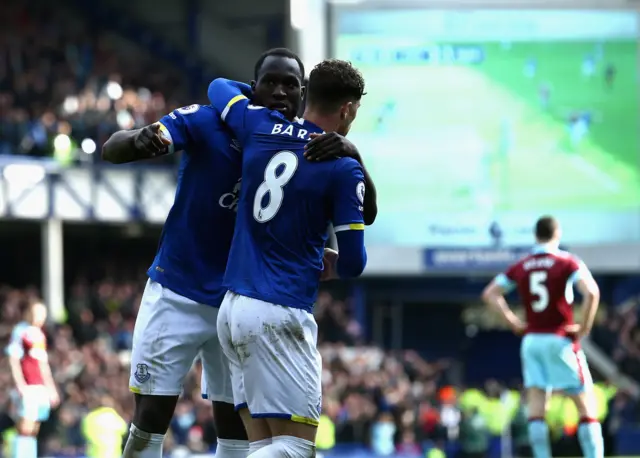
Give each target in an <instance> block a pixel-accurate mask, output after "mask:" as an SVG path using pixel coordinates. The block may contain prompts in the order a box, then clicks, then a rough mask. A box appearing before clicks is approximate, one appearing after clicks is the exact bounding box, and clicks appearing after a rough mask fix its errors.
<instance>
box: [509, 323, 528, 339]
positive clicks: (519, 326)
mask: <svg viewBox="0 0 640 458" xmlns="http://www.w3.org/2000/svg"><path fill="white" fill-rule="evenodd" d="M511 331H513V333H514V334H515V335H517V336H521V335H523V334H524V333H525V332H526V331H527V324H526V323H523V322H522V321H518V322H517V323H514V324H513V325H512V326H511Z"/></svg>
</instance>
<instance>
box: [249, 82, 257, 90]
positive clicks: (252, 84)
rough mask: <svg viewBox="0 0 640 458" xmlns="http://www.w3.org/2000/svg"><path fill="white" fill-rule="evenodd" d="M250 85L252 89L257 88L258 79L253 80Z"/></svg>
mask: <svg viewBox="0 0 640 458" xmlns="http://www.w3.org/2000/svg"><path fill="white" fill-rule="evenodd" d="M249 85H250V86H251V90H252V91H255V90H256V80H251V82H250V83H249Z"/></svg>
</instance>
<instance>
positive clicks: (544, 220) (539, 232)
mask: <svg viewBox="0 0 640 458" xmlns="http://www.w3.org/2000/svg"><path fill="white" fill-rule="evenodd" d="M559 226H560V225H559V224H558V220H557V219H555V218H554V217H553V216H548V215H547V216H542V217H541V218H540V219H538V221H537V222H536V229H535V235H536V238H537V239H538V240H539V241H541V242H548V241H549V240H551V239H552V238H553V236H554V234H555V232H556V231H557V230H558V227H559Z"/></svg>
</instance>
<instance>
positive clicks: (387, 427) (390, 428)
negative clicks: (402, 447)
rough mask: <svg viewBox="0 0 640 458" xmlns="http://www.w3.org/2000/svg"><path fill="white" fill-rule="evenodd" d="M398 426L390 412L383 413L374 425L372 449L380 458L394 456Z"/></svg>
mask: <svg viewBox="0 0 640 458" xmlns="http://www.w3.org/2000/svg"><path fill="white" fill-rule="evenodd" d="M395 435H396V425H395V422H394V421H393V417H392V416H391V414H389V413H388V412H383V413H381V414H380V416H379V417H378V420H377V421H376V422H375V423H374V424H373V429H372V431H371V448H372V449H373V451H374V452H375V453H376V454H377V455H380V456H387V455H393V452H394V451H395V440H394V438H395Z"/></svg>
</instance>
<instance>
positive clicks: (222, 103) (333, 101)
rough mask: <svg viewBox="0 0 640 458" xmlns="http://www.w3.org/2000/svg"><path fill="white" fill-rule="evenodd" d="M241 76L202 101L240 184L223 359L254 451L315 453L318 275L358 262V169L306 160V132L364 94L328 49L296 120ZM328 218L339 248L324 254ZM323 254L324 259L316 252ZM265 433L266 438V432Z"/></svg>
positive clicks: (355, 268) (346, 112)
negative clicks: (228, 139) (233, 145)
mask: <svg viewBox="0 0 640 458" xmlns="http://www.w3.org/2000/svg"><path fill="white" fill-rule="evenodd" d="M244 92H246V87H245V85H243V84H241V83H236V82H233V81H229V80H224V79H218V80H215V81H213V82H212V83H211V85H210V86H209V100H210V101H211V104H212V106H213V107H214V108H216V109H217V110H218V111H219V112H220V116H221V118H222V119H223V120H224V121H225V123H226V124H227V125H228V126H229V127H230V128H231V130H232V131H233V133H234V134H235V136H236V138H237V139H238V141H239V142H240V144H241V145H242V147H243V161H242V180H243V185H242V190H241V192H240V201H239V203H238V218H237V222H236V230H235V234H234V239H233V244H232V246H231V253H230V255H229V262H228V264H227V272H226V275H225V284H226V285H227V286H228V287H229V292H228V293H227V294H226V296H225V299H224V301H223V303H222V306H221V309H220V314H219V316H218V335H219V338H220V342H221V345H222V347H223V349H224V351H225V354H226V355H227V357H228V358H229V360H230V365H231V368H232V371H231V373H232V378H233V384H232V386H233V390H234V401H235V403H236V407H237V408H241V407H243V406H248V409H249V411H250V413H251V417H252V418H253V419H252V421H251V427H250V429H251V431H252V434H253V435H254V439H257V438H258V437H260V439H261V440H260V442H261V445H263V447H262V448H258V447H255V448H254V449H253V450H252V454H251V455H250V456H252V457H256V458H257V457H290V458H307V457H312V456H314V455H315V446H314V442H315V436H316V432H317V425H318V419H319V417H320V407H321V404H322V399H321V398H322V388H321V370H322V364H321V358H320V354H319V352H318V350H317V348H316V344H317V332H318V328H317V325H316V322H315V320H314V318H313V314H312V309H313V304H314V302H315V300H316V296H317V293H318V282H319V281H320V280H322V279H326V278H330V277H333V276H336V277H340V278H350V277H357V276H359V275H360V274H361V273H362V271H363V269H364V267H365V264H366V251H365V247H364V233H363V229H364V219H363V214H362V210H363V208H362V207H363V203H364V199H365V182H364V180H365V178H364V174H363V170H362V167H361V166H360V164H359V163H358V162H357V161H355V160H353V159H351V158H346V157H343V158H338V159H335V160H332V161H326V162H319V163H316V162H311V161H308V160H306V159H305V148H306V146H307V142H308V141H309V138H310V137H311V136H312V135H313V134H318V133H323V132H325V131H327V132H337V133H339V134H341V135H346V134H347V132H348V131H349V129H350V126H351V123H352V122H353V120H354V119H355V117H356V114H357V111H358V107H359V106H360V99H361V97H362V96H363V94H364V79H363V78H362V75H361V74H360V72H358V70H356V69H355V68H354V67H352V66H351V64H349V63H348V62H344V61H340V60H327V61H324V62H322V63H320V64H318V65H317V66H316V67H315V68H314V70H313V71H312V72H311V75H310V77H309V86H308V92H307V107H306V110H305V114H304V119H296V120H293V121H292V120H289V119H287V118H286V117H285V116H283V114H282V113H281V112H279V111H274V110H269V109H266V108H262V107H256V106H254V105H252V104H251V103H250V101H249V99H248V98H247V97H246V96H245V95H244ZM329 223H333V226H334V230H335V232H336V237H337V239H338V246H339V249H340V252H339V257H338V258H337V262H335V263H333V264H332V263H329V262H327V263H325V264H324V265H323V253H324V251H325V244H326V241H327V227H328V225H329ZM325 261H328V260H327V259H326V258H325ZM270 441H271V442H270Z"/></svg>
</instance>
